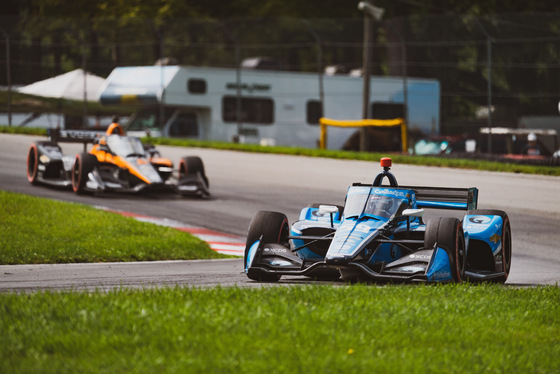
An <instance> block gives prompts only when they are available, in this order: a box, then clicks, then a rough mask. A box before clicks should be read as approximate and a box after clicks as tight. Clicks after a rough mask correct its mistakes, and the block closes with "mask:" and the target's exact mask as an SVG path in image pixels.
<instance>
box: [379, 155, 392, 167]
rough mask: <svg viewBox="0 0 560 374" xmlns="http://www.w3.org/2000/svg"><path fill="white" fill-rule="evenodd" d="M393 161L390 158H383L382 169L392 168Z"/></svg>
mask: <svg viewBox="0 0 560 374" xmlns="http://www.w3.org/2000/svg"><path fill="white" fill-rule="evenodd" d="M392 163H393V161H392V160H391V159H390V158H389V157H383V158H382V159H381V167H383V168H390V167H391V165H392Z"/></svg>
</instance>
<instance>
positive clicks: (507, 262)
mask: <svg viewBox="0 0 560 374" xmlns="http://www.w3.org/2000/svg"><path fill="white" fill-rule="evenodd" d="M465 215H469V216H470V215H473V216H474V215H481V216H500V217H502V250H501V252H502V253H501V255H502V271H503V272H504V276H502V277H499V278H496V279H495V280H494V281H495V282H497V283H504V282H505V281H506V280H507V279H508V276H509V271H510V269H511V253H512V245H511V226H510V223H509V217H508V215H507V213H506V212H504V211H503V210H497V209H473V210H469V211H467V213H466V214H465Z"/></svg>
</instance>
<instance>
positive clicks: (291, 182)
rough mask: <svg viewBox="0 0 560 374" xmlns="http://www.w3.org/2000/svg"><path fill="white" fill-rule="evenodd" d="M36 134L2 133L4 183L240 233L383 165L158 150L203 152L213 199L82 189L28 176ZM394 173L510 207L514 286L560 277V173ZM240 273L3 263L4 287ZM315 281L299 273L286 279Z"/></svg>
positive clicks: (218, 263) (193, 264) (175, 265)
mask: <svg viewBox="0 0 560 374" xmlns="http://www.w3.org/2000/svg"><path fill="white" fill-rule="evenodd" d="M36 140H44V138H41V137H35V136H25V135H6V134H0V190H6V191H13V192H19V193H24V194H29V195H34V196H41V197H46V198H51V199H57V200H63V201H73V202H78V203H83V204H88V205H95V206H101V207H107V208H111V209H115V210H120V211H125V212H131V213H134V214H137V215H146V216H150V217H156V218H160V219H170V220H175V221H178V222H182V223H184V224H186V225H193V226H197V227H201V228H207V229H211V230H214V231H219V232H222V233H225V234H229V235H233V236H238V237H240V238H242V239H243V238H244V237H245V236H246V234H247V228H248V226H249V222H250V220H251V217H252V216H253V215H254V214H255V213H256V212H257V211H258V210H273V211H279V212H283V213H286V215H287V216H288V219H289V221H290V223H291V222H294V221H295V220H297V218H298V215H299V211H300V209H301V208H302V207H305V206H307V205H308V204H311V203H329V204H339V205H341V204H343V202H344V196H345V193H346V189H347V188H348V186H349V185H351V184H352V183H353V182H371V181H373V179H374V177H375V175H377V173H378V172H379V171H380V167H379V165H378V164H377V163H371V162H363V161H347V160H331V159H321V158H309V157H298V156H284V155H269V154H252V153H243V152H232V151H220V150H211V149H195V148H182V147H158V149H159V150H160V152H161V154H162V156H164V157H168V158H171V159H172V160H173V161H174V162H175V163H178V161H179V159H180V158H181V157H183V156H187V155H198V156H200V157H201V158H202V159H203V161H204V164H205V168H206V174H207V176H208V178H209V180H210V190H211V193H212V196H211V198H210V199H191V198H182V197H178V196H176V195H173V194H158V195H153V194H141V195H124V194H109V195H97V196H77V195H75V194H74V193H72V192H71V191H67V190H60V189H55V188H50V187H45V186H39V187H37V186H31V185H30V184H29V183H28V181H27V178H26V157H27V150H28V147H29V145H30V144H31V143H32V142H33V141H36ZM62 148H63V151H64V153H66V154H75V153H77V152H80V151H82V149H83V147H82V145H77V144H63V145H62ZM392 172H393V173H394V174H395V176H396V178H397V180H398V182H399V184H402V185H418V186H442V187H443V186H445V187H478V188H479V190H480V191H479V208H492V209H501V210H505V211H506V212H507V213H508V215H509V217H510V220H511V226H512V236H513V259H512V268H511V273H510V277H509V279H508V281H507V283H506V284H508V285H513V286H518V285H544V284H553V285H554V284H559V283H560V244H559V243H560V197H559V193H560V178H559V177H547V176H532V175H531V176H530V175H522V174H511V173H491V172H481V171H471V170H458V169H450V168H437V167H423V166H410V165H394V166H393V168H392ZM446 214H449V213H446ZM61 224H64V222H61ZM102 244H103V243H100V245H102ZM241 272H242V261H241V260H240V259H227V260H212V261H209V260H208V261H205V260H201V261H161V262H143V263H95V264H60V265H16V266H0V291H33V290H44V289H51V290H67V289H74V290H77V289H111V288H115V287H117V288H118V287H140V288H141V287H154V286H155V287H158V286H165V285H182V286H185V285H188V286H196V287H208V286H217V285H221V286H238V287H253V286H258V285H259V284H258V283H256V282H253V281H250V280H248V279H247V278H246V276H245V275H243V274H242V273H241ZM309 282H310V281H309V280H306V279H297V278H293V277H284V278H282V280H281V281H280V283H286V284H303V283H309Z"/></svg>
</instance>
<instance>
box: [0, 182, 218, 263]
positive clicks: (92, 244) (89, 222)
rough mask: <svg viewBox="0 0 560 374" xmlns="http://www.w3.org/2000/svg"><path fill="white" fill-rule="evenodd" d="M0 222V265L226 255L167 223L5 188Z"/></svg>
mask: <svg viewBox="0 0 560 374" xmlns="http://www.w3.org/2000/svg"><path fill="white" fill-rule="evenodd" d="M0 227H2V235H1V236H0V264H40V263H72V262H99V261H102V262H110V261H154V260H175V259H182V260H190V259H200V258H223V257H225V256H222V255H220V254H218V253H217V252H215V251H213V250H211V249H210V248H209V247H208V245H207V244H206V243H205V242H203V241H201V240H199V239H198V238H195V237H193V236H191V235H190V234H188V233H185V232H182V231H178V230H175V229H172V228H169V227H161V226H156V225H153V224H149V223H144V222H139V221H137V220H135V219H133V218H127V217H122V216H120V215H119V214H115V213H110V212H105V211H102V210H99V209H95V208H93V207H89V206H85V205H80V204H72V203H64V202H59V201H53V200H48V199H43V198H37V197H31V196H26V195H21V194H16V193H10V192H6V191H0Z"/></svg>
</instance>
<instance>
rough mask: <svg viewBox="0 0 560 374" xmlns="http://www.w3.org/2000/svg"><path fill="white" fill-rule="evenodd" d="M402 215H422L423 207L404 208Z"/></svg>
mask: <svg viewBox="0 0 560 374" xmlns="http://www.w3.org/2000/svg"><path fill="white" fill-rule="evenodd" d="M402 215H403V216H404V217H424V209H405V210H403V212H402Z"/></svg>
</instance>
